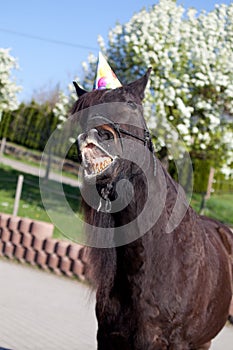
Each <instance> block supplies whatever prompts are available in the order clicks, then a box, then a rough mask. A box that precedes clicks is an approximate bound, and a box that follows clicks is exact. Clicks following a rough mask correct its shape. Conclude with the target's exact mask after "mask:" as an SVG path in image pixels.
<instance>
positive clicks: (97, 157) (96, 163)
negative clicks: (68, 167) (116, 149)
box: [82, 142, 114, 176]
mask: <svg viewBox="0 0 233 350" xmlns="http://www.w3.org/2000/svg"><path fill="white" fill-rule="evenodd" d="M82 158H83V165H84V170H85V175H87V176H96V175H99V174H101V173H103V172H104V171H105V170H106V169H107V168H108V167H109V166H110V165H111V164H112V162H113V160H114V158H113V157H112V156H111V155H110V154H109V153H108V152H107V151H105V150H104V149H103V148H102V147H101V146H99V145H97V144H96V143H92V142H91V143H88V144H87V145H86V146H85V147H83V149H82Z"/></svg>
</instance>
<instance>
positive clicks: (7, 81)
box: [0, 48, 21, 119]
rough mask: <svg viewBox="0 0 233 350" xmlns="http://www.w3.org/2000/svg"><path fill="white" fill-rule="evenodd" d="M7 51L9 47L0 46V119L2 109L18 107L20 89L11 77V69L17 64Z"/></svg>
mask: <svg viewBox="0 0 233 350" xmlns="http://www.w3.org/2000/svg"><path fill="white" fill-rule="evenodd" d="M9 52H10V49H1V48H0V119H1V115H2V112H3V111H7V110H14V109H16V108H17V107H18V101H17V93H18V92H19V91H20V90H21V88H20V87H19V86H17V85H16V83H15V82H14V81H13V80H12V79H11V71H12V69H14V68H17V67H18V65H17V62H16V59H15V58H14V57H12V56H11V55H10V53H9Z"/></svg>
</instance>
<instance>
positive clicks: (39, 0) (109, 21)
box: [0, 0, 231, 100]
mask: <svg viewBox="0 0 233 350" xmlns="http://www.w3.org/2000/svg"><path fill="white" fill-rule="evenodd" d="M178 2H179V3H180V4H182V5H183V6H184V7H185V8H189V7H195V8H196V9H197V10H202V9H205V10H206V11H210V10H212V9H213V8H214V5H215V4H216V3H222V2H224V3H226V4H229V3H231V1H229V0H225V1H224V0H222V1H219V2H218V1H217V0H206V1H203V0H196V1H195V0H183V1H182V0H179V1H178ZM155 3H157V1H156V0H117V1H114V2H112V1H110V0H108V1H106V0H102V1H101V0H99V1H98V0H95V1H94V0H89V1H88V0H86V1H85V0H82V1H79V0H66V1H65V0H59V1H57V0H56V1H55V0H33V1H32V0H7V1H3V0H2V1H1V22H0V47H3V48H8V47H10V48H11V49H12V50H11V54H12V55H13V56H15V57H17V59H18V63H19V65H20V71H18V72H15V73H14V75H15V77H16V78H17V83H18V84H20V85H22V86H23V91H22V93H21V94H20V100H29V99H30V98H31V96H32V94H33V93H34V92H36V91H39V90H40V89H43V88H52V87H53V86H55V85H56V84H57V83H59V84H60V86H61V88H65V87H66V86H67V85H68V83H70V82H71V81H72V80H73V78H74V77H75V76H76V75H80V74H81V62H82V61H84V60H86V58H87V56H88V53H89V52H93V53H96V54H97V53H98V44H97V36H98V34H101V35H102V36H103V37H104V38H107V34H108V32H109V30H110V29H111V28H113V27H114V26H115V24H116V22H117V21H118V22H120V23H122V24H123V23H125V22H127V21H128V20H129V19H130V18H131V17H132V15H133V14H134V13H135V12H138V11H140V10H141V9H142V8H143V7H146V8H148V7H149V6H151V5H153V4H155ZM3 30H10V31H13V32H15V33H9V32H5V31H3ZM16 32H17V33H25V34H28V35H32V36H38V37H41V38H51V39H54V40H58V41H63V42H67V43H72V44H75V45H77V46H73V47H72V46H68V45H58V44H55V43H51V42H46V41H43V40H35V39H32V38H29V37H24V36H20V35H16ZM79 45H80V46H85V47H86V48H81V47H78V46H79ZM87 47H90V49H88V48H87Z"/></svg>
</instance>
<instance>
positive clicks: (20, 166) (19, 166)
mask: <svg viewBox="0 0 233 350" xmlns="http://www.w3.org/2000/svg"><path fill="white" fill-rule="evenodd" d="M0 163H2V164H5V165H8V166H11V167H12V168H14V169H16V170H19V171H22V172H24V173H27V174H31V175H35V176H42V177H44V175H45V169H41V172H40V168H39V167H36V166H32V165H28V164H25V163H23V162H20V161H18V160H14V159H9V158H6V157H1V158H0ZM49 179H50V180H55V181H59V182H62V183H64V184H67V185H71V186H79V185H80V183H79V181H78V180H75V179H71V178H69V177H66V176H62V181H61V176H60V175H59V174H56V173H53V172H50V174H49Z"/></svg>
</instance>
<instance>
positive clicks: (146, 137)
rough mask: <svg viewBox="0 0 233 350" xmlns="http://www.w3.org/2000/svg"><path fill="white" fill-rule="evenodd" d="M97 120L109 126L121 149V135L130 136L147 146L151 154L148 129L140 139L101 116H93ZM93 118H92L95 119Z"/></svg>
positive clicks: (151, 148) (151, 145) (151, 147)
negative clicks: (116, 136)
mask: <svg viewBox="0 0 233 350" xmlns="http://www.w3.org/2000/svg"><path fill="white" fill-rule="evenodd" d="M95 117H96V118H98V119H102V120H103V121H105V122H106V123H107V124H109V125H111V126H112V128H113V130H114V131H115V132H116V133H117V135H118V137H119V140H120V143H121V147H122V148H123V144H122V140H121V138H122V137H121V134H124V135H127V136H131V137H133V138H135V139H137V140H139V141H142V142H143V143H144V146H146V145H148V148H149V150H150V151H151V152H153V144H152V142H151V138H150V132H149V130H148V129H144V137H140V136H138V135H136V134H134V133H132V132H130V131H128V130H125V129H123V128H121V127H120V125H119V124H118V123H115V122H113V121H112V120H110V119H108V118H106V117H103V116H102V115H97V116H95ZM95 117H94V118H95Z"/></svg>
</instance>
